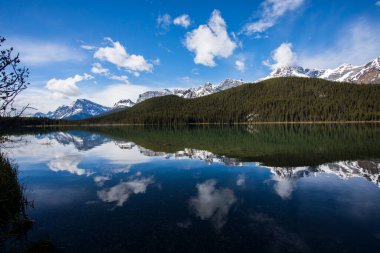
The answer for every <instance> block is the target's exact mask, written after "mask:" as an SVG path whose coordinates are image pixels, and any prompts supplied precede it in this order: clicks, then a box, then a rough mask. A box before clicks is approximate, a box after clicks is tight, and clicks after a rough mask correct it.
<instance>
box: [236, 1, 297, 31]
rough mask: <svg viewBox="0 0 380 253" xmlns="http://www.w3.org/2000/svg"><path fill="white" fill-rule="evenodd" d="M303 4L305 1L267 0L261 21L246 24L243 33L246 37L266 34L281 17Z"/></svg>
mask: <svg viewBox="0 0 380 253" xmlns="http://www.w3.org/2000/svg"><path fill="white" fill-rule="evenodd" d="M302 4H303V0H265V1H264V2H263V3H262V4H261V11H262V12H261V15H260V19H259V20H257V21H255V22H251V23H248V24H246V25H245V26H244V28H243V31H242V32H243V33H245V34H246V35H252V34H254V33H261V32H264V31H266V30H267V29H269V28H271V27H272V26H274V25H275V24H276V22H277V20H278V19H279V18H280V17H282V16H283V15H285V14H286V13H287V12H289V11H293V10H295V9H297V8H298V7H300V6H301V5H302Z"/></svg>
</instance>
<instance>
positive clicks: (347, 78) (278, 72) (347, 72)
mask: <svg viewBox="0 0 380 253" xmlns="http://www.w3.org/2000/svg"><path fill="white" fill-rule="evenodd" d="M290 76H296V77H308V78H321V79H326V80H329V81H335V82H349V83H358V84H362V83H366V84H374V83H380V57H378V58H376V59H374V60H373V61H371V62H369V63H367V64H364V65H361V66H354V65H351V64H342V65H340V66H339V67H337V68H334V69H326V70H319V69H308V68H303V67H301V66H283V67H279V68H276V69H274V70H273V71H272V72H271V73H270V74H269V75H268V76H266V77H264V78H262V79H260V80H259V81H262V80H266V79H270V78H274V77H290Z"/></svg>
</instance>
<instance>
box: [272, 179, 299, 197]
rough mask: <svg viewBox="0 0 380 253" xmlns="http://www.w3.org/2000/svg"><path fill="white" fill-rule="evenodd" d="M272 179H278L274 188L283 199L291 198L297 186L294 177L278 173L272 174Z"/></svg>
mask: <svg viewBox="0 0 380 253" xmlns="http://www.w3.org/2000/svg"><path fill="white" fill-rule="evenodd" d="M272 180H274V181H276V183H275V185H274V190H275V191H276V193H277V194H278V196H280V197H281V198H282V199H290V198H291V196H292V192H293V190H294V188H295V183H294V181H293V180H292V179H288V178H281V177H279V176H277V175H273V176H272Z"/></svg>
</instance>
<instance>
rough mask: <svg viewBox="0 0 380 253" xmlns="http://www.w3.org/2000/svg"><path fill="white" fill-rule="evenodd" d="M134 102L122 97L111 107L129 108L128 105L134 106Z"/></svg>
mask: <svg viewBox="0 0 380 253" xmlns="http://www.w3.org/2000/svg"><path fill="white" fill-rule="evenodd" d="M135 104H136V103H135V102H133V101H132V100H130V99H122V100H119V101H118V102H116V103H115V104H114V105H113V107H112V109H113V110H114V109H124V108H129V107H132V106H134V105H135Z"/></svg>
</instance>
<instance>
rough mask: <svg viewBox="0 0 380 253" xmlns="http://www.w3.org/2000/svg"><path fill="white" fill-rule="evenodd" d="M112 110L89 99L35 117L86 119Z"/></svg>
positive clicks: (37, 114)
mask: <svg viewBox="0 0 380 253" xmlns="http://www.w3.org/2000/svg"><path fill="white" fill-rule="evenodd" d="M109 110H110V108H109V107H106V106H102V105H100V104H97V103H94V102H92V101H90V100H87V99H77V100H76V101H75V102H74V103H73V104H71V105H70V106H68V105H62V106H60V107H58V108H57V109H56V110H55V111H53V112H48V113H47V114H43V113H41V112H38V113H36V114H35V115H34V116H35V117H47V118H50V119H69V120H76V119H85V118H90V117H93V116H98V115H101V114H103V113H106V112H108V111H109Z"/></svg>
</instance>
